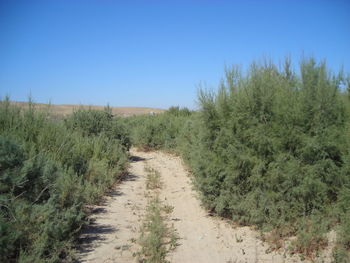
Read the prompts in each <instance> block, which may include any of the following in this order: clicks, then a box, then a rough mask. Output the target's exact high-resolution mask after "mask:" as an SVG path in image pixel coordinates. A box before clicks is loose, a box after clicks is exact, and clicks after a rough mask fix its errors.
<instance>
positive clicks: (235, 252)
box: [80, 149, 330, 263]
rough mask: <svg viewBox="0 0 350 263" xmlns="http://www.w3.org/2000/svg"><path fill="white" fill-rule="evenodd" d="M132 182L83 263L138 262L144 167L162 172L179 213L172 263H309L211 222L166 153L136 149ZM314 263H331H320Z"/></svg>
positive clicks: (109, 208) (242, 230) (90, 242)
mask: <svg viewBox="0 0 350 263" xmlns="http://www.w3.org/2000/svg"><path fill="white" fill-rule="evenodd" d="M131 154H132V155H133V156H134V157H133V160H134V161H133V162H132V163H131V167H130V174H131V175H130V177H129V179H127V180H125V181H124V182H122V183H121V184H120V185H118V186H117V188H116V190H115V193H114V194H113V195H111V196H109V197H108V198H107V200H106V203H105V204H104V205H103V206H100V207H97V209H100V210H102V212H101V213H97V214H95V215H93V218H94V219H95V222H94V224H93V225H92V226H91V228H90V227H89V228H87V229H86V230H85V233H84V234H83V235H82V238H83V239H84V238H85V243H83V245H82V247H81V254H80V257H81V262H97V263H98V262H137V260H136V258H134V257H133V256H132V254H133V253H134V252H137V251H138V250H139V249H140V248H139V247H138V245H137V244H135V242H134V241H135V240H136V239H137V238H138V237H139V229H140V226H141V222H142V218H143V216H144V213H145V207H146V203H147V200H146V198H145V191H146V190H145V177H146V172H145V170H144V167H145V166H147V167H151V168H153V169H155V170H157V171H159V172H160V175H161V181H162V183H163V186H162V189H161V192H160V197H161V199H162V200H163V201H164V203H165V204H168V205H172V206H173V207H174V210H173V212H172V214H171V218H170V220H171V221H170V222H169V223H173V224H174V227H175V229H176V231H177V233H178V235H179V237H180V239H179V240H178V244H179V246H178V247H177V248H176V249H175V250H174V251H173V252H171V253H170V254H169V255H168V260H169V261H170V262H172V263H219V262H224V263H228V262H230V263H233V262H236V263H241V262H242V263H243V262H253V263H257V262H273V263H279V262H281V263H282V262H283V263H287V262H308V261H301V260H300V259H299V257H298V256H296V255H294V256H290V255H287V253H286V251H284V250H283V249H281V250H280V251H278V252H276V251H273V252H270V253H268V248H269V247H268V245H267V244H264V243H262V242H261V240H260V239H259V238H258V236H259V233H258V232H257V231H255V230H253V229H251V228H249V227H235V226H233V224H229V223H228V221H227V220H223V219H220V218H217V217H213V216H210V215H209V214H208V213H207V212H206V211H205V210H204V209H203V208H202V207H201V205H200V201H199V200H198V198H197V197H196V192H195V191H194V190H192V186H191V182H190V177H189V173H188V172H187V171H186V169H185V167H184V166H183V164H182V161H181V158H179V157H176V156H173V155H169V154H167V153H163V152H159V151H155V152H139V151H136V150H135V149H132V151H131ZM315 262H330V260H329V258H328V259H326V258H323V259H322V258H320V259H318V260H316V261H315Z"/></svg>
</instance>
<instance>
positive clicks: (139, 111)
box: [11, 101, 165, 117]
mask: <svg viewBox="0 0 350 263" xmlns="http://www.w3.org/2000/svg"><path fill="white" fill-rule="evenodd" d="M11 103H12V104H15V105H17V106H20V107H24V108H25V107H28V103H27V102H18V101H12V102H11ZM35 105H36V106H37V108H38V109H48V108H49V109H50V111H51V112H52V114H54V115H56V116H58V117H63V116H67V115H69V114H71V113H72V112H73V110H74V109H78V108H80V107H83V108H89V107H90V108H92V109H97V110H103V109H104V107H105V106H95V105H73V104H44V103H35ZM111 109H112V113H113V114H115V115H120V116H124V117H127V116H133V115H144V114H153V113H154V114H158V113H162V112H165V110H163V109H158V108H147V107H111Z"/></svg>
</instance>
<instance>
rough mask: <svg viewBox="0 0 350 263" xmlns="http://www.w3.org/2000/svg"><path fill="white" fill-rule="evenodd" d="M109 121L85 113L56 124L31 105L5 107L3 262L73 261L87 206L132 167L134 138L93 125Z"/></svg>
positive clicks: (0, 200) (1, 107)
mask: <svg viewBox="0 0 350 263" xmlns="http://www.w3.org/2000/svg"><path fill="white" fill-rule="evenodd" d="M106 115H107V114H106V113H105V112H99V111H92V110H82V109H81V110H79V111H77V112H75V113H74V114H73V115H72V116H70V117H68V119H67V120H66V121H65V123H63V122H53V121H50V120H49V116H48V114H47V113H45V112H39V111H37V110H36V108H35V105H34V104H33V103H31V102H29V108H28V109H22V108H19V107H16V106H14V105H11V104H10V102H9V99H8V98H7V99H5V100H3V101H0V261H1V262H62V261H63V260H66V261H72V260H73V259H72V253H71V250H72V248H71V244H72V241H73V240H74V238H75V235H76V234H77V233H78V231H79V230H80V228H81V226H82V225H83V224H84V222H85V217H86V215H87V214H88V210H87V208H86V205H88V204H93V203H95V202H97V201H98V199H99V197H101V195H103V194H104V193H105V191H106V190H107V189H108V188H109V187H111V186H112V184H114V183H115V181H116V180H117V178H118V175H119V174H121V173H122V172H123V171H124V169H125V165H126V161H127V154H126V150H127V147H128V143H127V141H128V137H126V136H124V133H123V132H122V131H121V132H119V133H118V132H116V131H118V124H117V123H113V124H111V122H113V121H114V120H111V119H102V120H103V122H104V123H98V126H97V128H98V129H97V128H96V127H94V125H95V123H94V122H95V121H97V120H100V119H99V117H101V116H106ZM73 121H75V122H73ZM71 123H74V125H71ZM82 123H84V125H86V126H83V125H82ZM87 127H89V128H90V129H88V128H87ZM114 132H115V133H114Z"/></svg>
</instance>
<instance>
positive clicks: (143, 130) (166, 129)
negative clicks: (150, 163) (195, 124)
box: [122, 107, 194, 150]
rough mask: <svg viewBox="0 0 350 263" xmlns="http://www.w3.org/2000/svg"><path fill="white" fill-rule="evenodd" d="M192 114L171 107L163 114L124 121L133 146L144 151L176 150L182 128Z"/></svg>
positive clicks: (134, 117)
mask: <svg viewBox="0 0 350 263" xmlns="http://www.w3.org/2000/svg"><path fill="white" fill-rule="evenodd" d="M192 114H194V113H193V112H192V111H190V110H189V109H187V108H179V107H170V108H169V109H168V110H167V111H166V112H165V113H163V114H157V115H141V116H133V117H129V118H124V119H123V120H122V121H123V124H124V125H125V127H127V130H128V134H129V135H130V138H131V142H132V144H133V145H135V146H137V147H140V148H143V149H144V150H149V149H160V148H162V149H167V150H176V149H177V148H178V145H179V141H178V140H179V134H180V133H181V131H182V127H183V125H184V123H185V122H186V121H187V119H188V118H189V117H190V116H191V115H192Z"/></svg>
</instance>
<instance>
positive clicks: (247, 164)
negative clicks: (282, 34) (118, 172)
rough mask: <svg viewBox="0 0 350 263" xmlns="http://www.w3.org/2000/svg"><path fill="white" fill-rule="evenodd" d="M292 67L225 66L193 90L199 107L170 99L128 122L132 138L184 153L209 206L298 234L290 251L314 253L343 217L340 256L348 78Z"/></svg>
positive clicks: (321, 66)
mask: <svg viewBox="0 0 350 263" xmlns="http://www.w3.org/2000/svg"><path fill="white" fill-rule="evenodd" d="M299 72H300V74H297V73H295V71H294V70H293V68H292V67H291V61H290V59H286V60H285V63H284V65H283V66H282V67H280V68H279V67H277V66H276V65H274V64H273V63H271V62H269V61H265V62H263V63H260V64H259V63H252V65H251V66H250V68H249V69H248V71H247V72H246V73H245V74H242V73H241V70H240V69H239V68H238V67H232V68H226V69H225V79H224V80H223V81H222V82H221V83H220V87H219V89H218V91H217V92H208V91H203V90H200V91H199V94H198V101H199V105H200V110H199V112H198V113H191V114H186V113H185V111H184V112H183V114H180V112H181V110H180V109H178V108H176V107H172V108H170V109H169V111H168V112H167V113H165V114H160V115H156V116H142V117H134V118H133V119H129V120H127V121H126V122H128V123H129V125H127V126H128V127H129V130H130V132H131V134H132V136H131V137H132V142H133V144H135V145H139V146H146V147H148V148H165V149H171V150H173V151H177V152H180V153H181V154H182V156H183V158H184V159H185V161H186V162H187V164H188V165H189V167H190V168H191V170H192V171H193V174H194V179H195V180H194V183H195V185H196V187H197V189H198V190H199V191H200V192H201V194H202V201H203V203H204V204H205V206H206V207H207V208H208V209H209V210H212V211H214V212H216V213H217V214H219V215H221V216H225V217H229V218H232V219H233V220H235V221H237V222H239V223H241V224H255V225H257V226H258V227H259V228H260V229H262V230H266V231H270V230H273V229H275V230H276V229H278V231H279V233H280V235H281V237H283V236H288V235H295V234H296V235H297V236H298V241H297V242H296V243H295V247H294V251H299V252H300V251H301V252H304V253H305V254H306V256H308V257H314V256H315V253H314V252H315V251H316V252H317V251H318V250H319V249H320V248H322V246H324V245H325V234H326V233H327V232H328V231H330V229H331V228H332V227H334V225H337V224H338V223H339V222H340V225H339V229H340V230H339V231H338V233H339V234H338V241H337V242H338V243H337V244H338V245H337V249H336V251H335V252H334V254H335V257H336V258H338V259H339V260H340V261H339V262H341V259H343V258H346V257H345V256H344V255H348V254H347V253H345V252H344V251H347V250H348V249H349V239H350V234H349V231H348V230H349V227H348V226H349V225H350V222H349V219H348V213H349V212H348V208H349V204H350V198H349V197H350V195H349V194H348V193H349V191H350V190H349V189H350V182H349V180H350V173H349V171H350V152H349V149H350V147H349V146H350V136H349V134H350V133H349V131H350V128H349V127H350V125H349V124H350V121H349V117H350V104H349V101H348V100H347V99H344V98H345V94H344V93H343V92H344V91H342V90H341V86H342V85H344V83H345V85H348V83H349V80H348V79H349V78H348V77H347V78H344V76H343V75H342V73H339V74H333V73H331V72H329V71H328V70H327V67H326V63H325V62H320V63H317V62H316V61H315V60H314V59H313V58H310V59H304V60H302V62H301V63H300V70H299ZM347 92H348V91H347ZM320 218H323V221H322V224H321V223H320ZM343 262H345V261H343Z"/></svg>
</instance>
